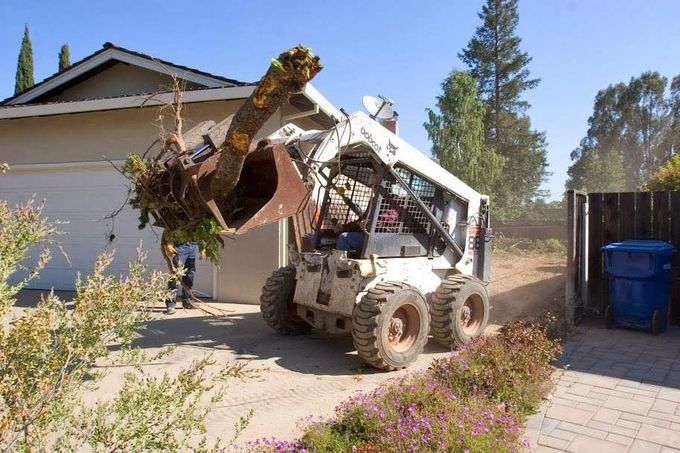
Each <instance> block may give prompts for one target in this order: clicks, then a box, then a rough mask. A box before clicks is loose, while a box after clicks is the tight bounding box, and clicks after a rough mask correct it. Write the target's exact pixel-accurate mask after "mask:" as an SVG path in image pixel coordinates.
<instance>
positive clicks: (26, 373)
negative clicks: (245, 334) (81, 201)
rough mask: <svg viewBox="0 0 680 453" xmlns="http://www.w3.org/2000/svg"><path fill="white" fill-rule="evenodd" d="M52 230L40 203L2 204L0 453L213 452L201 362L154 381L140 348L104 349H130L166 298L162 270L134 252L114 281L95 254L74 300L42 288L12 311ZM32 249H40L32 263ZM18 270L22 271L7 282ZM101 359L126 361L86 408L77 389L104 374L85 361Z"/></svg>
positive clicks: (105, 258) (93, 384)
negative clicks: (111, 392)
mask: <svg viewBox="0 0 680 453" xmlns="http://www.w3.org/2000/svg"><path fill="white" fill-rule="evenodd" d="M55 234H56V230H55V228H54V226H53V225H52V224H51V223H50V222H49V221H48V220H47V219H45V218H44V217H43V216H42V206H37V207H36V206H34V205H33V204H32V203H27V204H24V205H21V206H18V207H17V208H15V209H12V208H9V207H8V206H7V204H6V203H5V202H0V320H1V321H2V322H1V323H0V326H2V327H0V452H5V451H18V452H29V451H30V452H47V451H63V452H70V451H92V452H104V451H188V450H191V451H216V450H217V448H218V446H215V448H213V449H209V448H208V447H206V442H205V437H204V436H203V435H202V434H203V433H204V431H205V430H204V425H203V422H204V418H205V414H206V411H207V409H208V408H207V407H204V406H202V405H201V404H202V403H201V399H202V396H203V395H204V394H205V392H206V391H207V390H208V389H209V388H208V387H207V386H206V385H204V382H205V380H206V379H205V375H204V370H205V368H206V366H208V365H210V364H212V362H210V361H209V358H205V359H203V360H200V361H198V362H196V363H195V364H193V365H192V366H191V367H189V368H188V369H185V370H181V371H180V372H179V374H178V375H177V376H175V377H169V376H167V375H166V376H164V377H162V378H160V379H158V378H154V377H151V376H148V375H147V374H146V373H145V372H144V371H143V370H142V369H141V368H140V367H134V365H135V363H136V361H138V360H141V359H142V358H141V356H140V354H136V353H130V354H127V355H126V354H123V355H117V356H110V346H111V345H117V346H120V347H121V348H122V349H123V350H124V351H131V350H129V349H128V348H129V345H130V344H131V342H132V340H133V339H134V336H135V332H136V330H137V329H138V328H139V327H140V325H141V324H142V323H143V322H145V321H146V320H147V319H148V318H149V316H150V314H151V311H150V310H149V309H148V308H149V307H150V306H152V305H154V304H156V303H160V302H161V301H163V300H164V299H165V298H166V297H167V289H166V285H167V281H168V279H169V278H170V275H168V274H166V273H162V272H156V271H149V270H148V269H147V268H146V267H145V266H144V257H143V256H142V255H140V257H139V258H138V259H137V260H135V261H134V262H132V263H130V266H129V269H128V273H127V275H125V276H121V277H118V278H116V277H113V276H111V275H108V273H107V267H108V265H109V264H110V263H111V261H112V259H113V256H112V255H111V254H103V255H101V256H100V257H99V258H98V260H97V262H96V264H95V266H94V270H93V272H92V274H91V275H90V276H88V277H85V278H82V279H80V278H79V279H78V281H77V282H76V296H75V300H74V301H73V302H72V303H71V302H69V303H67V302H64V301H62V300H60V299H59V298H58V297H56V296H55V295H54V294H48V295H46V296H43V299H42V300H41V301H40V302H39V304H38V305H37V307H35V308H29V309H25V310H15V311H14V312H10V310H11V309H12V305H13V304H14V302H15V298H16V295H17V293H18V292H19V291H20V290H21V289H22V288H23V287H25V285H26V283H27V282H28V281H29V280H30V278H33V277H35V276H37V275H38V273H39V271H40V269H41V268H42V267H44V265H45V264H46V263H47V262H48V260H49V257H50V255H49V246H50V244H51V242H52V241H53V237H54V235H55ZM32 248H37V249H38V255H39V258H38V263H37V265H33V267H31V265H29V264H27V261H28V260H27V257H29V256H30V255H31V253H30V252H31V251H32ZM19 269H21V270H23V272H24V273H25V274H26V275H27V276H26V277H25V278H24V279H22V280H20V281H19V282H18V283H14V284H12V283H10V281H11V280H10V279H11V278H12V277H13V275H14V274H15V272H16V271H17V270H19ZM10 313H13V314H12V315H11V316H12V318H14V319H13V320H12V321H11V322H9V321H10V320H9V319H7V318H8V317H9V314H10ZM160 356H161V354H159V357H160ZM126 357H128V358H127V359H125V358H126ZM106 360H110V361H111V362H112V363H113V364H128V365H133V367H132V368H131V371H130V372H129V373H128V374H127V376H126V378H125V382H124V385H123V388H122V390H121V392H120V393H119V394H118V395H117V396H116V397H115V398H114V399H113V400H111V401H102V402H98V403H96V404H94V405H89V404H85V403H84V402H83V400H82V399H81V394H82V390H83V389H84V388H87V389H90V390H91V391H93V392H96V389H97V383H98V381H99V379H101V377H102V373H96V372H94V371H93V367H94V366H95V365H105V363H103V361H106ZM238 372H239V373H241V374H243V370H239V371H238ZM233 373H234V372H232V374H233ZM219 396H220V394H218V395H217V396H216V397H214V398H213V401H214V399H215V398H219ZM245 423H247V420H244V421H243V424H245ZM241 429H242V428H241ZM194 441H195V442H194ZM190 443H192V444H191V445H194V446H193V447H190Z"/></svg>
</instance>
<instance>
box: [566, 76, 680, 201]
mask: <svg viewBox="0 0 680 453" xmlns="http://www.w3.org/2000/svg"><path fill="white" fill-rule="evenodd" d="M667 83H668V81H667V79H666V78H665V77H662V76H661V75H659V73H658V72H651V71H649V72H645V73H643V74H641V75H640V76H639V77H633V78H631V79H630V81H629V83H628V84H626V83H617V84H616V85H610V86H608V87H607V88H605V89H602V90H600V91H599V92H598V93H597V95H596V97H595V102H594V105H593V114H592V115H591V116H590V118H589V119H588V131H587V133H586V136H585V137H584V138H583V140H581V143H580V146H579V147H578V148H576V149H575V150H574V151H572V153H571V159H572V160H573V161H574V163H573V164H572V165H571V167H570V168H569V170H568V174H569V179H568V181H567V187H568V188H571V189H581V190H588V191H621V190H636V189H637V188H639V187H640V186H641V185H642V184H643V183H644V182H645V181H646V180H648V179H649V177H650V176H651V175H652V174H653V173H654V172H655V171H656V169H657V168H659V166H660V165H661V164H662V163H663V162H665V161H667V160H668V159H669V158H670V157H671V156H672V155H673V153H674V152H675V150H677V143H678V134H677V132H678V129H680V128H678V127H677V124H678V121H677V115H678V113H677V111H675V110H674V109H676V108H677V110H680V99H678V98H674V96H676V97H680V96H678V89H680V86H679V87H677V88H676V89H675V90H673V89H672V90H671V97H670V98H669V99H666V98H665V97H664V96H665V92H666V86H667ZM678 85H680V82H679V83H678ZM674 102H676V103H677V104H678V105H677V106H674ZM674 112H675V113H674Z"/></svg>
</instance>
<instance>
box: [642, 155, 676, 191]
mask: <svg viewBox="0 0 680 453" xmlns="http://www.w3.org/2000/svg"><path fill="white" fill-rule="evenodd" d="M643 189H645V190H680V154H676V155H674V156H673V157H671V158H670V159H668V161H667V162H666V163H664V164H663V165H662V166H660V167H659V168H658V169H657V170H656V172H654V174H653V175H652V176H651V177H650V178H649V180H648V181H647V182H646V183H645V185H644V186H643Z"/></svg>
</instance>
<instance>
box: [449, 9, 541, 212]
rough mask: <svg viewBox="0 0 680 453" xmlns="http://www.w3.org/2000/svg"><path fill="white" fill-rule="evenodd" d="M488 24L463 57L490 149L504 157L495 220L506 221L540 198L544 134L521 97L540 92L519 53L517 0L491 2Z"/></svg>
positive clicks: (485, 15)
mask: <svg viewBox="0 0 680 453" xmlns="http://www.w3.org/2000/svg"><path fill="white" fill-rule="evenodd" d="M479 17H480V19H482V21H483V23H482V25H481V26H480V27H478V28H477V30H476V32H475V35H474V36H473V38H472V39H471V40H470V41H469V43H468V45H467V47H466V48H465V49H464V50H463V51H462V53H460V54H459V57H460V58H461V59H462V60H463V62H464V63H465V64H466V65H467V66H468V67H469V68H470V74H471V75H472V76H473V77H474V78H475V79H476V80H477V84H478V87H479V93H480V96H481V98H482V100H483V102H484V104H485V107H486V117H485V124H484V126H485V138H486V145H487V146H488V147H489V149H493V150H494V151H495V152H496V153H497V154H498V155H499V156H501V157H502V158H503V162H504V163H503V170H502V173H501V176H500V177H499V178H497V179H496V181H495V183H494V186H493V190H492V191H491V192H490V194H491V196H492V203H493V206H494V216H495V217H496V218H501V219H507V218H513V217H514V216H515V215H516V211H517V209H519V208H521V206H522V205H524V204H525V203H527V202H528V201H529V200H530V199H532V198H533V197H535V196H536V195H538V194H539V190H538V189H539V187H540V185H541V183H542V182H543V180H544V179H545V177H546V175H547V172H546V167H547V161H546V143H545V134H544V133H542V132H537V131H534V130H532V129H531V121H530V119H529V117H528V116H526V115H525V112H526V110H527V108H528V107H529V104H528V103H527V102H526V101H525V100H523V99H522V93H523V92H524V91H526V90H529V89H532V88H535V87H536V86H537V85H538V83H539V79H531V78H530V73H529V69H528V68H527V66H528V64H529V63H530V62H531V57H530V56H529V55H528V54H527V53H526V52H522V51H521V49H520V43H521V39H520V38H519V37H518V36H517V35H516V33H515V30H516V28H517V24H518V21H519V15H518V12H517V0H487V1H486V2H485V4H484V6H483V7H482V12H481V13H480V14H479Z"/></svg>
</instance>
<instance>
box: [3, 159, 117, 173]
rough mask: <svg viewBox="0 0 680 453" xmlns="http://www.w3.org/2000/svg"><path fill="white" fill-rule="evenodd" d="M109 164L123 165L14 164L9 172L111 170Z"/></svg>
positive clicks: (74, 163)
mask: <svg viewBox="0 0 680 453" xmlns="http://www.w3.org/2000/svg"><path fill="white" fill-rule="evenodd" d="M111 164H113V165H116V166H117V167H120V166H122V165H123V164H125V161H124V160H120V159H117V160H112V161H111V162H109V161H106V160H95V161H81V162H54V163H47V164H16V165H10V171H11V172H12V173H19V172H23V173H25V172H32V171H41V172H42V171H62V170H82V169H83V168H87V169H90V170H97V169H107V168H108V169H113V167H112V166H111Z"/></svg>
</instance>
